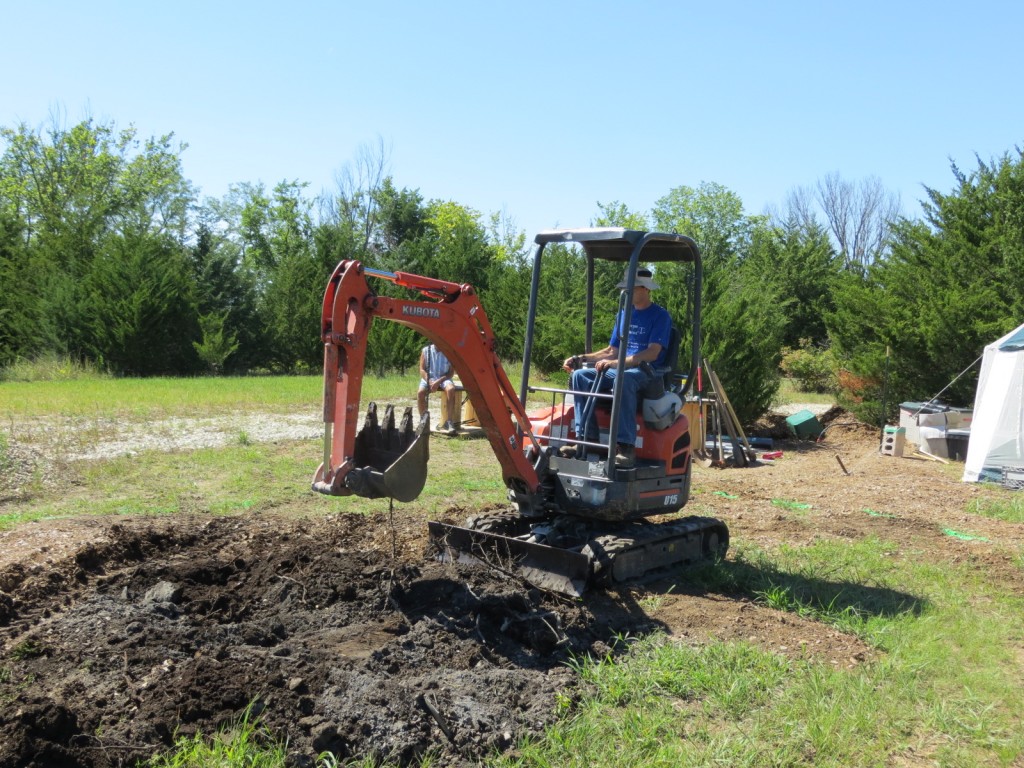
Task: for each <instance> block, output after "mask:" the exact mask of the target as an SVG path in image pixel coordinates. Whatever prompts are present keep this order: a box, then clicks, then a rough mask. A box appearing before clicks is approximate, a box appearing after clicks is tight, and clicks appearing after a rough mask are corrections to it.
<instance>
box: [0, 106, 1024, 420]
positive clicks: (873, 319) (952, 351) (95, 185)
mask: <svg viewBox="0 0 1024 768" xmlns="http://www.w3.org/2000/svg"><path fill="white" fill-rule="evenodd" d="M0 140H2V142H3V153H2V156H0V285H2V289H0V367H3V366H7V365H10V364H11V363H13V362H15V361H17V360H20V359H32V358H36V357H39V356H42V355H47V354H52V355H60V356H68V357H71V358H74V359H79V360H85V361H89V362H90V363H91V364H93V365H95V366H97V367H99V368H101V369H103V370H106V371H109V372H111V373H113V374H117V375H133V376H151V375H197V374H202V373H219V374H234V373H248V372H258V371H269V372H283V373H290V372H304V371H314V370H317V369H318V368H319V366H320V364H321V358H322V345H321V343H320V339H319V317H320V307H321V302H322V297H323V291H324V287H325V284H326V280H327V278H328V277H329V275H330V273H331V271H332V269H333V268H334V266H335V265H336V264H337V263H338V262H339V261H341V260H342V259H359V260H361V261H363V262H364V263H365V264H367V265H368V266H370V267H374V268H377V269H383V270H387V271H396V270H404V271H408V272H414V273H419V274H424V275H429V276H432V277H438V278H441V279H446V280H452V281H456V282H460V283H470V284H472V285H474V286H475V287H476V288H477V290H478V291H479V293H480V296H481V300H482V302H483V304H484V306H485V307H486V309H487V312H488V315H489V317H490V318H491V322H492V325H493V327H494V330H495V333H496V334H497V336H498V341H499V344H500V349H501V350H502V354H503V356H504V357H506V358H507V359H509V360H515V359H518V357H519V355H520V354H521V349H522V337H523V333H524V330H525V328H524V324H525V316H526V309H527V302H528V297H529V285H530V272H531V263H530V250H531V249H530V245H531V244H530V242H529V241H528V240H527V237H526V235H525V233H523V232H521V231H518V230H517V229H516V228H515V226H514V224H513V223H512V222H511V221H510V220H508V219H507V218H505V217H502V216H500V215H497V214H491V215H484V214H481V213H480V212H478V211H475V210H473V209H472V208H469V207H467V206H465V205H462V204H459V203H457V202H454V201H445V200H428V199H424V197H423V196H422V195H421V193H420V191H419V190H417V189H409V188H405V187H399V186H398V185H397V184H396V182H395V179H394V178H393V177H392V176H391V174H390V173H389V172H388V168H387V162H386V153H385V151H384V148H383V146H382V145H380V144H378V145H376V146H371V145H367V146H364V147H363V148H361V149H360V151H359V153H358V155H357V157H356V158H355V159H354V160H353V161H352V162H351V163H350V164H349V165H348V166H346V168H345V169H344V171H343V173H342V174H340V175H339V177H338V183H337V189H335V190H333V191H331V192H323V193H320V194H317V195H312V194H310V193H309V191H308V185H306V184H305V183H303V182H301V181H297V180H293V181H288V180H286V181H281V182H279V183H278V184H276V185H275V186H274V187H273V188H271V189H268V188H267V187H266V186H265V185H263V184H261V183H247V182H241V183H238V184H236V185H233V186H232V187H231V188H230V189H229V191H228V193H227V194H226V195H224V196H223V197H222V198H219V199H218V198H206V199H204V200H200V199H199V194H198V192H197V190H196V189H195V188H194V186H193V184H192V183H191V182H190V181H189V180H188V179H187V178H185V176H184V173H183V171H182V162H181V158H182V153H183V152H184V151H185V149H186V146H185V145H184V144H182V143H180V142H177V141H176V139H175V137H174V135H173V134H168V135H165V136H161V137H157V138H148V139H141V138H140V137H139V136H138V135H137V133H136V131H135V130H134V128H132V127H129V128H127V129H123V130H119V129H117V128H116V127H115V126H114V125H113V124H103V123H97V122H95V121H93V120H91V119H87V120H83V121H81V122H80V123H78V124H76V125H73V126H70V127H67V126H63V125H59V124H57V123H56V121H55V122H54V123H53V124H52V125H50V126H49V127H48V128H46V129H45V130H43V129H37V130H33V129H30V128H29V127H28V126H27V125H25V124H21V125H17V126H15V127H11V128H0ZM1021 167H1022V164H1021V157H1020V153H1019V151H1018V152H1016V153H1015V154H1013V155H1010V154H1007V155H1006V156H1004V157H1002V158H1000V159H998V160H995V161H993V162H991V163H984V162H981V161H979V164H978V168H977V169H976V170H974V171H972V172H970V173H963V172H961V171H960V170H959V169H957V168H953V178H954V184H955V188H954V190H953V191H952V192H950V193H940V192H938V191H936V190H931V189H926V190H925V193H926V195H927V200H926V201H925V202H924V210H925V217H924V219H922V220H915V219H909V218H906V217H904V216H902V215H901V213H900V209H899V204H898V199H897V198H895V197H894V196H893V195H891V194H890V193H888V192H886V190H885V189H884V188H883V187H882V186H881V183H880V182H878V181H877V180H875V179H868V180H865V181H862V182H859V183H853V182H849V181H845V180H843V179H841V178H839V177H838V176H829V177H826V178H825V179H822V180H821V181H820V182H818V184H817V185H816V186H814V187H809V188H796V189H794V190H792V192H791V193H790V194H789V196H788V198H787V199H786V201H785V203H784V204H783V206H782V207H781V209H779V210H773V211H769V212H767V213H765V214H761V215H754V216H751V215H747V214H745V213H744V210H743V204H742V200H741V199H740V198H739V196H738V195H736V194H735V193H733V192H732V191H730V190H728V189H727V188H725V187H723V186H721V185H718V184H715V183H710V182H704V183H701V184H699V185H697V186H695V187H692V186H678V187H675V188H673V189H671V190H669V191H668V192H667V193H666V194H665V195H664V196H663V197H662V198H660V199H659V200H658V201H657V202H656V203H655V205H654V207H653V208H652V209H651V210H650V211H645V212H640V211H633V210H630V209H629V208H628V207H627V205H626V204H624V203H621V202H617V201H616V202H610V203H600V202H597V203H596V208H597V211H596V214H595V216H594V219H593V221H592V222H589V223H591V224H594V225H599V226H603V225H608V226H628V227H635V228H642V229H656V230H661V231H668V232H680V233H683V234H686V235H689V236H691V237H693V238H694V239H695V240H696V241H697V242H698V244H699V245H700V246H701V248H702V251H703V254H704V263H705V276H704V284H703V292H704V295H703V304H704V319H703V325H704V334H703V336H704V338H703V347H702V348H703V353H704V355H705V356H706V357H707V358H708V359H709V361H711V363H712V365H713V366H714V367H715V369H716V371H717V372H718V374H719V376H720V378H721V379H722V381H723V382H725V384H726V387H727V389H728V391H729V396H730V400H731V401H732V402H733V405H734V407H735V408H736V410H737V412H738V413H739V415H740V417H741V418H742V419H744V420H745V421H750V420H752V419H754V418H756V417H757V416H758V415H760V414H761V413H763V412H764V410H765V409H767V408H768V406H769V405H770V403H771V400H772V398H773V397H774V396H775V394H776V392H777V388H778V385H779V380H780V375H781V374H780V363H782V362H784V360H785V359H786V356H787V355H789V354H793V353H794V350H800V351H802V353H803V354H805V355H825V354H826V353H827V355H828V360H829V367H830V368H831V371H830V373H831V374H832V375H831V376H830V378H829V380H830V381H831V384H830V386H832V387H834V388H835V389H836V390H837V391H838V392H839V394H840V396H841V398H842V399H843V401H844V402H845V403H846V404H848V405H849V406H850V407H853V408H855V409H857V410H858V411H859V413H860V414H861V415H862V416H864V417H866V418H871V419H877V418H878V417H879V416H880V415H881V407H882V406H881V402H882V399H883V396H885V395H886V394H887V395H888V402H889V403H890V404H892V403H897V402H899V401H900V399H907V398H913V399H921V398H924V397H926V396H930V395H931V394H934V393H935V392H937V391H939V390H940V389H942V388H943V387H945V386H946V385H947V384H948V383H949V381H950V380H951V379H952V378H953V377H954V376H955V375H956V374H957V373H958V372H959V371H961V370H962V369H963V368H965V367H968V366H969V364H970V362H971V360H973V359H974V358H975V357H977V355H978V354H980V350H981V348H982V347H983V345H984V344H985V343H986V342H988V341H990V340H991V339H992V338H995V337H996V336H998V335H999V334H1000V333H1001V332H1005V331H1007V330H1009V329H1010V328H1012V327H1014V326H1015V325H1016V324H1017V323H1018V322H1019V321H1020V317H1021V306H1020V304H1021V302H1022V301H1024V298H1022V297H1024V291H1022V290H1021V285H1020V283H1021V281H1022V280H1024V272H1022V270H1021V269H1020V267H1021V260H1022V258H1024V254H1022V250H1024V237H1022V234H1024V233H1022V226H1024V215H1022V205H1024V186H1022V179H1024V172H1022V170H1021ZM548 258H549V262H548V264H552V260H553V266H554V268H551V266H549V267H548V268H546V269H545V271H544V273H543V278H542V279H543V281H544V283H545V284H544V286H543V294H544V295H545V296H548V297H553V298H549V300H548V302H547V304H546V305H542V306H541V307H540V309H539V313H538V323H537V337H536V339H535V342H534V352H535V363H536V364H537V365H538V366H539V368H540V370H541V371H542V372H548V373H552V374H554V375H557V370H558V367H559V364H560V361H561V360H563V359H564V358H565V357H566V356H567V355H568V354H571V353H574V352H578V351H579V350H580V349H582V346H583V336H582V334H583V312H584V301H583V295H582V291H583V281H582V275H583V273H584V270H585V264H584V263H583V260H582V257H581V255H580V254H579V253H577V252H575V251H573V250H570V249H566V248H560V249H555V251H554V252H553V253H551V254H550V255H549V256H548ZM606 266H607V267H608V269H607V270H606V271H605V272H600V271H599V273H598V280H599V283H600V285H602V286H603V287H605V288H607V289H608V290H606V291H602V293H601V296H600V297H599V305H600V306H599V307H598V317H606V318H607V321H606V326H607V328H605V329H604V330H606V331H610V327H611V322H612V316H613V314H614V307H615V298H614V297H615V291H614V284H615V283H616V282H617V281H618V279H619V277H620V275H619V274H613V273H614V272H615V269H614V268H613V267H612V266H611V265H606ZM673 269H674V268H671V267H669V266H668V265H664V266H663V268H662V269H661V271H659V281H660V282H661V283H662V286H663V289H662V290H661V291H660V292H659V293H658V294H657V295H656V297H655V298H656V299H657V300H658V301H659V302H660V303H662V304H664V305H666V306H667V308H668V309H669V310H670V311H671V312H672V313H673V314H674V315H675V316H676V317H683V316H685V314H686V312H687V307H686V306H685V296H686V291H685V290H684V288H685V287H686V285H685V282H686V281H687V280H688V279H689V277H688V274H687V273H685V272H684V271H682V270H681V269H680V271H679V272H678V273H676V272H674V271H673ZM375 287H377V286H375ZM379 290H380V291H381V292H389V291H396V292H400V291H401V290H402V289H400V288H396V287H395V286H392V285H391V284H390V283H383V284H382V285H380V286H379ZM599 330H600V329H599ZM597 341H598V342H602V343H603V339H600V338H599V339H597ZM422 343H423V340H422V338H420V337H419V336H418V335H417V334H415V333H414V332H412V331H410V330H409V329H407V328H404V327H402V326H400V325H398V324H396V323H377V324H375V326H374V330H373V334H372V338H371V343H370V346H369V350H368V364H369V366H370V367H371V370H372V371H374V372H376V373H378V374H382V375H383V374H385V373H387V372H389V371H394V370H405V369H408V368H410V367H413V366H415V364H416V360H417V356H418V350H419V348H420V346H421V345H422ZM974 381H975V379H974V378H973V377H972V376H971V375H967V376H964V377H963V378H961V379H960V380H959V382H958V383H957V384H955V385H954V386H953V387H952V388H951V390H950V392H949V395H950V396H951V397H953V398H954V399H959V400H960V401H962V402H965V403H966V402H969V400H970V397H972V396H973V386H974ZM886 389H888V393H886V392H885V391H884V390H886Z"/></svg>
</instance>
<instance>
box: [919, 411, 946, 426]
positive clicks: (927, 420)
mask: <svg viewBox="0 0 1024 768" xmlns="http://www.w3.org/2000/svg"><path fill="white" fill-rule="evenodd" d="M948 418H949V412H948V411H942V412H940V413H919V414H917V426H919V427H946V426H948V425H949V421H948Z"/></svg>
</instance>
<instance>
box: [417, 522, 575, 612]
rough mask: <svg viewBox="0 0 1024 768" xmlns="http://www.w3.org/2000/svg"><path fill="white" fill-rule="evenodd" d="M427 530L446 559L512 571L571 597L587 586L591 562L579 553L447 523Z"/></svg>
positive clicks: (429, 526) (432, 526) (534, 582)
mask: <svg viewBox="0 0 1024 768" xmlns="http://www.w3.org/2000/svg"><path fill="white" fill-rule="evenodd" d="M427 527H428V529H429V531H430V539H431V541H433V542H434V544H435V545H436V546H437V548H438V550H439V551H440V552H441V554H442V556H444V557H446V558H448V559H451V560H458V561H460V562H477V561H483V562H484V563H487V564H489V565H493V566H495V567H497V568H499V569H501V570H506V571H516V572H518V573H519V574H520V575H521V576H522V577H523V578H524V579H526V580H527V581H529V582H530V583H531V584H535V585H536V586H538V587H541V588H542V589H549V590H552V591H554V592H561V593H562V594H565V595H570V596H572V597H579V596H580V595H582V594H583V593H584V591H586V588H587V585H588V584H589V583H590V578H591V563H592V561H591V558H590V557H588V556H587V555H583V554H580V553H579V552H574V551H572V550H568V549H559V548H557V547H549V546H547V545H545V544H536V543H534V542H529V541H523V540H522V539H513V538H510V537H508V536H502V535H500V534H497V533H489V532H484V531H474V530H472V529H470V528H460V527H459V526H457V525H448V524H447V523H434V522H431V523H428V524H427Z"/></svg>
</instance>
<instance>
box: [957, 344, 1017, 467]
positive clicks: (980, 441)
mask: <svg viewBox="0 0 1024 768" xmlns="http://www.w3.org/2000/svg"><path fill="white" fill-rule="evenodd" d="M1003 467H1010V468H1011V469H1022V468H1024V325H1022V326H1020V327H1019V328H1017V329H1015V330H1013V331H1011V332H1010V333H1008V334H1006V335H1005V336H1003V338H1001V339H999V340H998V341H994V342H992V343H991V344H989V345H988V346H987V347H985V354H984V356H983V357H982V361H981V374H980V375H979V377H978V392H977V394H976V395H975V398H974V419H973V421H972V422H971V438H970V442H969V443H968V445H967V462H966V465H965V466H964V482H977V481H979V480H997V481H998V480H1000V479H1001V478H1002V469H1003Z"/></svg>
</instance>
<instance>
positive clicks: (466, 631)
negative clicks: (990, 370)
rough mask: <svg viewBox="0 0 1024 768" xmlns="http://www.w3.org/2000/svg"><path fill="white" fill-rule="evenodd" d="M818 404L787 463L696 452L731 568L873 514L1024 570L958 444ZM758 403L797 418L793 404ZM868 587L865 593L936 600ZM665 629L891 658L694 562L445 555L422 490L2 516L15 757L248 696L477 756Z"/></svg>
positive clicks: (946, 548) (859, 523) (988, 568)
mask: <svg viewBox="0 0 1024 768" xmlns="http://www.w3.org/2000/svg"><path fill="white" fill-rule="evenodd" d="M823 418H824V420H825V422H826V423H827V424H828V425H829V428H828V429H827V430H826V435H825V439H824V440H823V441H822V442H819V443H809V442H794V441H777V443H776V446H775V448H776V450H778V449H781V450H782V452H783V455H782V457H781V458H778V459H776V460H775V461H773V462H770V463H769V462H767V461H765V462H759V463H758V464H756V465H755V466H751V467H749V468H746V469H735V468H728V469H718V468H714V467H710V468H709V467H704V466H699V467H697V468H696V470H695V472H696V477H695V483H694V496H693V499H692V502H691V507H690V509H691V510H692V511H693V512H694V513H697V514H710V515H714V516H716V517H719V518H721V519H723V520H724V521H725V522H726V523H727V524H728V525H729V528H730V531H731V536H732V541H733V544H734V551H733V552H732V553H730V556H729V558H728V559H727V560H726V562H725V563H724V564H723V565H722V566H720V567H722V568H726V569H728V568H730V567H740V566H738V565H737V564H736V562H735V546H740V547H747V548H764V549H777V548H778V547H780V546H782V545H790V546H794V547H800V546H805V545H808V544H811V543H813V542H815V541H819V540H822V539H840V540H859V539H863V538H865V537H869V536H870V537H877V538H878V540H879V541H881V542H884V546H885V547H887V548H888V551H887V554H888V555H889V556H892V557H915V558H918V557H922V558H930V559H933V560H935V561H948V562H951V563H966V564H967V565H968V566H970V567H975V568H977V569H978V570H979V572H983V573H984V574H985V578H991V579H996V580H998V581H1000V582H1002V583H1007V584H1010V585H1012V587H1013V588H1014V589H1016V590H1018V591H1020V590H1021V589H1022V588H1024V576H1022V573H1021V569H1020V568H1019V566H1018V565H1017V563H1016V562H1015V558H1018V557H1019V556H1020V553H1021V551H1022V548H1024V530H1022V526H1021V525H1019V524H1011V523H1002V522H999V521H996V520H991V519H989V518H985V517H981V516H978V515H974V514H970V513H968V512H967V511H965V510H966V509H967V508H968V504H969V502H970V501H971V500H972V499H981V498H986V497H987V496H989V495H993V494H996V495H997V494H999V493H1005V492H1002V491H1000V490H998V489H995V490H993V489H990V488H989V489H986V488H980V487H978V486H975V485H966V484H963V483H960V482H959V476H958V474H957V472H956V469H955V467H954V466H947V465H943V464H941V463H938V462H934V461H929V460H925V459H922V458H918V459H914V458H910V457H905V458H893V457H889V456H882V455H880V454H879V452H878V434H877V430H876V429H871V428H867V427H864V426H862V425H856V424H854V423H852V420H850V419H849V418H848V417H847V416H846V415H845V414H842V413H839V412H831V413H830V414H828V415H827V416H826V417H823ZM762 426H764V427H765V430H764V431H765V432H767V433H771V432H772V431H774V432H775V434H776V436H779V430H778V426H779V424H778V420H776V421H775V423H774V424H765V425H762ZM482 450H486V448H485V447H484V448H482ZM467 514H469V511H468V510H454V509H453V510H450V511H449V513H448V515H446V518H447V519H448V520H450V521H451V522H462V520H463V519H464V518H465V516H466V515H467ZM951 532H952V533H951ZM953 533H955V534H959V535H953ZM857 586H858V588H859V589H860V590H861V593H859V594H860V595H861V597H860V598H858V599H861V600H862V601H863V602H862V605H861V607H865V606H868V607H869V608H871V606H873V608H871V609H874V610H904V609H908V608H910V609H912V608H913V607H914V606H915V605H920V600H919V598H917V597H916V596H913V595H902V594H899V593H897V592H894V591H892V590H889V589H887V588H886V587H884V585H878V584H872V583H870V582H868V583H865V584H861V585H857ZM865 595H866V597H865ZM652 631H661V632H664V633H666V634H668V635H669V636H670V637H672V638H674V639H675V640H676V641H678V642H683V643H692V644H700V643H706V642H709V641H712V640H716V639H717V640H742V641H747V642H752V643H755V644H757V645H759V646H761V647H764V648H766V649H769V650H771V651H773V652H776V653H780V654H784V655H788V656H791V657H793V658H803V659H807V658H809V659H811V660H814V661H817V662H820V663H823V664H831V665H837V666H841V667H850V666H855V665H857V664H862V663H869V662H870V661H872V660H873V659H875V658H877V657H878V652H877V651H875V650H874V649H872V648H870V647H868V646H866V645H864V644H863V643H862V642H861V641H860V640H858V639H857V638H855V637H852V636H849V635H844V634H842V633H840V632H837V631H835V630H834V629H831V628H830V627H828V626H825V625H823V624H819V623H816V622H814V621H811V620H807V619H803V618H800V617H798V616H795V615H792V614H787V613H782V612H779V611H775V610H772V609H770V608H768V607H766V606H765V605H763V604H761V603H759V602H758V601H757V599H756V596H755V595H751V594H730V593H725V592H723V593H709V592H703V591H700V590H696V589H693V588H691V587H689V586H688V585H687V582H686V580H685V574H682V575H681V577H680V578H675V579H673V580H671V581H665V582H657V583H651V584H644V585H634V586H630V587H628V588H622V589H619V590H613V591H600V590H598V591H593V592H590V593H588V594H587V595H586V596H585V597H584V598H583V599H580V600H571V599H568V598H565V597H561V596H556V595H552V594H549V593H546V592H542V591H540V590H538V589H535V588H532V587H530V586H529V585H528V584H525V583H523V582H522V581H520V580H517V579H516V578H513V577H510V576H509V575H507V574H502V573H496V572H492V571H488V570H485V569H482V568H473V567H469V566H463V565H459V564H445V563H440V562H437V561H436V560H435V559H433V558H432V557H431V556H430V554H429V552H428V550H427V542H426V525H425V518H424V517H422V516H420V515H418V514H410V513H406V512H402V513H401V514H399V513H398V512H397V511H396V512H395V513H394V514H393V515H389V514H378V515H375V516H358V515H343V516H330V517H326V518H317V519H304V520H299V521H296V520H287V519H283V518H281V517H277V516H274V515H272V514H267V513H263V514H257V515H249V516H240V517H218V518H212V517H196V518H176V519H173V520H166V519H160V520H153V519H130V518H121V519H118V520H116V521H114V520H109V519H96V518H90V519H82V520H54V521H46V522H37V523H28V524H24V525H21V526H19V527H17V528H15V529H13V530H10V531H6V532H3V533H0V647H2V655H0V768H7V767H8V766H11V767H13V766H26V767H35V766H55V765H61V766H82V767H85V766H88V767H90V768H93V767H95V768H102V767H106V766H124V765H134V764H135V762H136V761H137V760H140V759H144V758H146V757H148V756H150V755H151V754H153V753H154V752H155V751H157V750H163V749H166V748H167V747H169V746H170V745H171V744H172V743H173V742H174V740H175V738H176V737H178V736H183V735H187V734H191V733H194V732H195V731H196V730H201V731H202V732H204V733H212V732H213V731H215V730H216V729H217V728H218V727H219V726H221V725H223V724H225V723H230V722H232V721H233V720H234V719H236V718H237V717H238V716H239V715H240V713H242V712H243V711H245V710H246V708H247V707H250V708H251V712H252V713H253V714H255V715H258V717H259V720H260V722H261V723H263V724H264V725H265V726H266V727H267V729H268V730H269V731H270V732H271V733H272V734H274V735H275V736H276V737H277V738H280V739H284V738H286V739H287V740H288V745H289V746H288V749H289V753H290V761H291V764H293V765H296V766H302V765H312V764H313V762H314V760H315V758H316V756H317V755H318V754H320V753H323V752H331V753H333V754H334V755H336V756H337V757H339V758H341V759H345V758H349V757H363V756H367V755H375V756H377V757H378V758H380V759H382V760H388V761H391V762H393V763H395V764H398V765H409V764H413V763H415V761H416V760H417V759H418V758H420V757H421V756H423V755H424V754H427V753H433V754H436V755H438V756H439V762H440V764H444V765H469V764H472V763H473V762H474V761H477V760H479V759H481V758H482V757H484V756H486V755H488V754H490V753H492V752H494V751H507V750H511V749H514V746H515V744H516V742H517V740H519V739H521V738H522V737H523V736H525V735H528V734H535V735H536V734H540V733H542V732H543V729H544V727H545V726H546V725H547V724H549V723H551V722H552V721H553V719H554V718H555V717H556V713H557V706H556V705H557V702H558V701H560V700H561V701H565V700H572V698H573V697H574V696H576V695H577V694H578V693H579V690H578V687H577V686H578V681H577V680H576V678H575V676H574V673H573V672H572V668H571V666H570V665H569V664H568V663H567V662H570V661H571V660H572V659H573V658H574V657H580V656H584V655H588V654H589V655H591V656H595V657H604V656H606V655H607V654H610V653H615V652H617V651H618V650H619V648H621V647H622V643H623V640H622V638H628V637H635V636H637V635H640V634H644V633H648V632H652Z"/></svg>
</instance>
